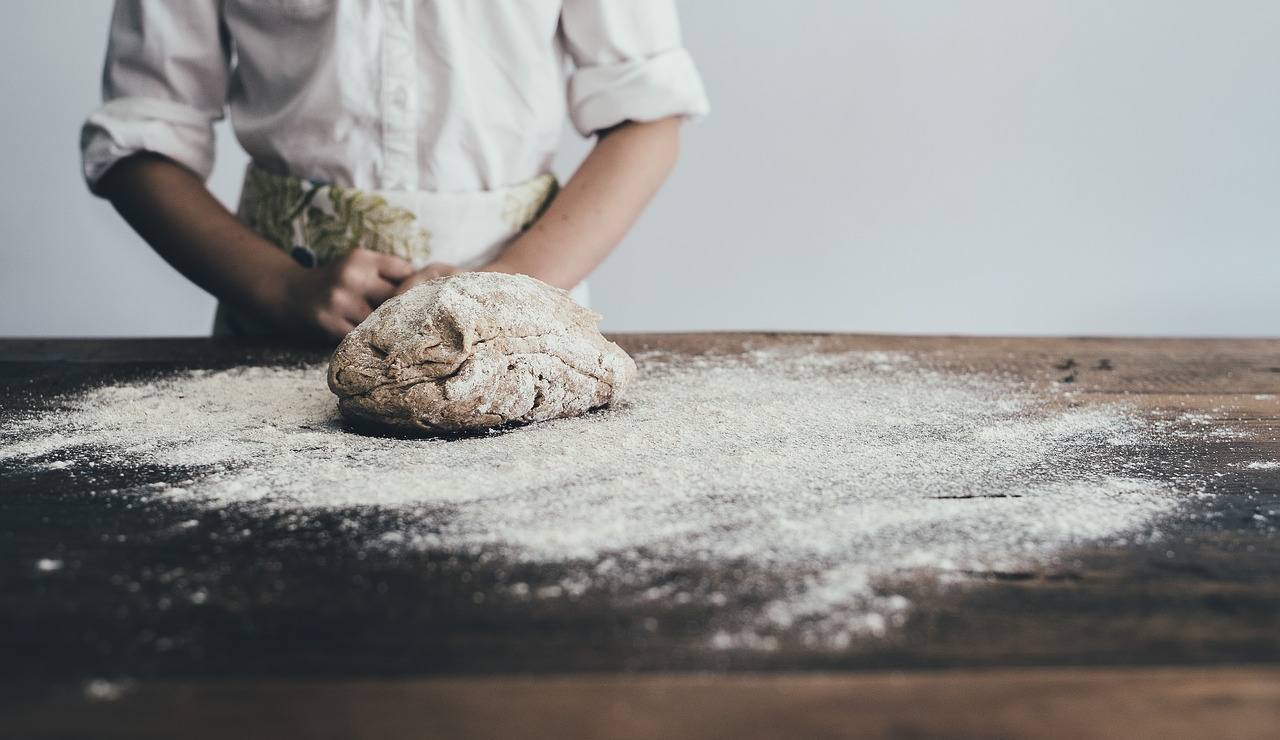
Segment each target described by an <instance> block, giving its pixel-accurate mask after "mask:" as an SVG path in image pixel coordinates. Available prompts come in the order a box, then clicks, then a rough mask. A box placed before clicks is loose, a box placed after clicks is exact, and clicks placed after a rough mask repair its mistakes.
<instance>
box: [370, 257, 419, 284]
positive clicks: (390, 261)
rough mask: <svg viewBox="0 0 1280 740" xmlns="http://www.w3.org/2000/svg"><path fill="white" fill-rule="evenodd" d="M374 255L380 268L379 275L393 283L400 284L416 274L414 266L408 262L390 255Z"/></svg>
mask: <svg viewBox="0 0 1280 740" xmlns="http://www.w3.org/2000/svg"><path fill="white" fill-rule="evenodd" d="M372 254H373V256H374V259H375V260H376V264H377V266H378V274H379V275H381V276H382V277H384V278H386V279H387V280H390V281H391V282H393V283H398V282H400V281H401V280H404V279H406V278H408V277H410V276H412V275H413V273H414V269H413V265H411V264H409V262H408V260H404V259H401V258H399V257H395V256H393V255H390V254H378V253H376V252H374V253H372Z"/></svg>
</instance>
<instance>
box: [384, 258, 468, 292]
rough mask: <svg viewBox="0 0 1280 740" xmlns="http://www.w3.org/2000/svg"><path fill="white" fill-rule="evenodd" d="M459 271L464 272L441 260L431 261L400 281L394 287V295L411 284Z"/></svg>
mask: <svg viewBox="0 0 1280 740" xmlns="http://www.w3.org/2000/svg"><path fill="white" fill-rule="evenodd" d="M460 272H464V270H461V269H459V268H457V267H454V266H453V265H446V264H445V263H443V262H432V263H431V264H429V265H427V266H426V267H424V268H422V269H421V270H418V271H417V272H415V273H413V274H412V275H410V276H409V277H408V278H406V279H405V280H404V281H402V282H401V283H400V287H398V288H396V291H395V295H400V294H401V293H404V292H405V291H407V290H409V289H410V288H412V287H413V286H415V285H419V284H421V283H425V282H427V281H428V280H435V279H436V278H440V277H445V276H446V275H457V274H458V273H460Z"/></svg>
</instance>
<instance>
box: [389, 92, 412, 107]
mask: <svg viewBox="0 0 1280 740" xmlns="http://www.w3.org/2000/svg"><path fill="white" fill-rule="evenodd" d="M391 102H392V104H394V105H395V107H397V108H403V107H404V106H405V104H406V103H408V102H409V93H407V92H405V90H404V88H403V87H397V88H396V91H395V92H394V93H392V94H391Z"/></svg>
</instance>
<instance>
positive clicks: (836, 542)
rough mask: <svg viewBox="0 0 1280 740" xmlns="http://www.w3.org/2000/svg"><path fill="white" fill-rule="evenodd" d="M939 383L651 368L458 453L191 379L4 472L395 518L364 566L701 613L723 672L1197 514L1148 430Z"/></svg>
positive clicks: (302, 391) (141, 388)
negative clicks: (119, 474) (458, 567)
mask: <svg viewBox="0 0 1280 740" xmlns="http://www.w3.org/2000/svg"><path fill="white" fill-rule="evenodd" d="M928 359H929V358H928V357H926V356H911V355H905V354H886V353H838V354H824V353H818V352H814V353H803V352H801V353H799V354H797V352H796V350H795V349H790V350H788V351H786V352H782V351H757V352H748V353H745V354H734V355H714V354H713V355H706V356H700V357H694V358H688V357H685V358H675V357H673V356H667V355H663V354H653V353H650V354H641V355H639V356H638V357H637V360H638V364H639V372H638V374H637V376H636V379H635V381H634V382H633V384H632V387H631V388H630V390H629V392H628V395H627V398H626V400H624V401H622V402H621V403H618V404H615V405H614V406H611V407H609V408H607V409H604V410H601V411H596V412H593V413H591V414H588V415H586V416H581V417H577V418H570V419H560V420H554V421H549V422H546V423H542V424H538V425H534V426H529V427H522V428H518V429H514V430H511V431H505V432H502V433H491V434H486V435H480V436H473V437H464V438H458V439H441V438H426V439H423V438H416V439H406V438H394V437H379V436H367V435H364V434H360V433H355V432H353V431H352V430H351V429H349V428H347V427H345V426H344V424H343V422H342V420H341V419H340V417H339V415H338V413H337V409H336V408H335V403H334V399H333V396H332V395H330V393H329V392H328V390H327V389H326V388H325V387H324V377H325V368H324V367H321V366H308V367H288V368H286V367H254V368H244V369H235V370H228V371H190V372H183V373H179V374H174V375H169V376H164V377H162V378H160V379H156V380H151V381H148V382H137V383H128V384H117V385H108V386H105V387H99V388H96V389H92V390H89V391H87V392H85V393H83V394H81V395H77V396H74V397H68V398H64V399H60V400H59V402H58V404H57V405H56V407H55V408H54V409H53V410H50V411H48V412H46V413H44V414H41V415H34V416H31V417H29V418H25V419H22V420H19V421H16V422H13V423H11V424H10V425H8V426H7V428H4V429H0V435H2V436H0V439H2V440H3V441H4V442H5V446H4V447H3V448H0V461H3V460H4V459H15V458H23V459H26V460H28V461H30V462H35V463H38V464H42V465H48V466H66V465H79V464H82V463H83V462H85V460H86V456H87V455H90V454H91V455H92V456H94V458H95V459H97V460H104V459H105V460H111V461H113V464H117V465H147V466H172V467H174V468H181V469H184V470H193V469H194V470H197V471H199V472H197V473H195V474H192V475H190V476H189V480H185V481H184V482H183V484H182V485H181V486H180V487H168V488H165V489H163V490H156V491H154V492H152V493H149V494H147V495H154V496H161V497H164V496H168V497H180V499H181V500H182V501H184V502H188V503H189V502H199V503H200V505H203V506H209V507H223V506H238V507H249V508H252V509H254V510H257V511H260V512H262V516H276V515H279V514H280V513H281V512H290V513H291V515H294V516H298V517H306V516H309V515H311V514H316V513H318V512H321V511H333V510H340V509H359V510H365V511H369V510H376V511H378V512H381V513H383V514H385V516H380V517H378V518H377V521H379V522H383V524H382V525H381V527H380V528H377V529H374V528H369V529H364V530H361V531H360V532H359V540H358V543H357V544H356V545H354V546H356V547H360V548H369V549H372V550H376V551H378V552H380V553H382V554H384V555H385V554H387V553H391V554H393V555H394V553H396V552H406V551H409V550H414V551H419V552H420V551H424V550H426V551H434V552H440V553H444V554H448V553H456V554H458V555H459V556H465V557H468V558H476V557H477V556H480V557H479V560H477V561H476V562H482V563H483V562H488V563H491V564H494V565H493V567H494V571H493V580H492V582H494V583H496V584H497V585H496V586H495V587H494V588H493V590H492V591H491V592H490V593H489V594H488V595H487V598H490V599H493V598H508V599H513V600H521V599H524V600H529V601H536V600H548V599H576V598H582V597H584V595H586V594H591V595H593V596H600V595H602V594H603V595H604V597H605V598H609V599H613V600H614V601H615V602H616V603H618V604H620V605H623V604H635V603H638V602H643V601H646V600H649V601H655V602H656V601H658V600H661V601H662V602H663V603H675V604H701V605H703V606H704V607H705V609H704V611H702V612H699V613H705V614H709V615H710V616H709V617H708V619H707V620H706V622H705V624H702V625H701V626H700V627H699V629H701V630H703V631H704V632H705V636H704V639H705V642H704V644H705V645H707V646H708V647H709V648H725V649H763V650H768V649H771V648H775V647H777V646H778V645H779V644H780V641H786V642H787V644H793V643H794V644H799V645H805V646H809V647H812V648H814V649H839V648H841V647H843V646H845V645H847V644H849V642H850V640H851V639H854V638H873V637H874V636H876V635H883V634H887V633H892V631H893V630H894V628H895V626H896V625H897V624H899V623H900V622H901V620H903V619H904V618H905V615H906V614H908V613H909V610H910V608H911V602H910V601H909V600H908V599H907V598H906V597H905V596H903V595H901V594H899V593H896V592H895V591H894V589H893V584H894V583H895V582H898V583H902V582H904V581H905V580H908V579H910V580H911V581H912V582H917V583H918V582H919V581H920V579H925V580H926V581H929V580H933V581H949V580H954V579H956V578H958V577H961V575H962V574H964V573H969V572H972V571H990V570H1000V569H1009V568H1025V567H1030V566H1035V565H1037V564H1048V563H1051V562H1052V561H1053V560H1054V558H1056V557H1059V556H1060V555H1061V554H1062V553H1064V552H1066V551H1067V550H1068V549H1069V548H1073V547H1076V546H1079V545H1083V544H1086V543H1098V542H1108V541H1120V540H1122V539H1129V540H1132V539H1134V538H1135V537H1136V538H1142V537H1153V536H1158V524H1159V521H1160V519H1161V517H1162V516H1164V515H1167V514H1170V513H1171V512H1172V511H1173V510H1174V508H1175V507H1176V506H1177V505H1178V503H1179V501H1180V499H1181V498H1182V497H1184V496H1186V495H1191V494H1192V493H1193V491H1192V490H1191V489H1188V490H1179V488H1177V487H1176V486H1175V485H1174V484H1170V483H1162V482H1157V481H1156V480H1154V479H1153V478H1152V477H1150V476H1148V475H1146V474H1145V473H1144V472H1143V470H1142V465H1141V462H1140V459H1141V458H1142V455H1141V454H1140V453H1141V451H1142V450H1143V449H1144V448H1150V446H1152V445H1156V444H1158V441H1157V440H1158V437H1159V434H1158V430H1156V429H1155V428H1153V427H1152V426H1151V425H1152V423H1153V422H1148V421H1145V420H1143V419H1142V418H1141V417H1139V416H1138V415H1137V414H1136V413H1133V412H1131V411H1130V410H1127V409H1126V408H1125V407H1123V406H1119V405H1101V406H1087V407H1079V408H1072V407H1071V404H1070V403H1068V402H1066V399H1064V398H1063V396H1062V395H1061V394H1059V393H1055V392H1052V391H1043V390H1035V389H1032V388H1029V387H1027V386H1025V385H1020V384H1017V383H1014V382H1012V381H1008V380H1004V379H1001V378H999V377H994V376H990V375H983V374H973V373H965V372H958V371H950V370H939V369H934V368H931V367H930V365H929V362H928ZM126 493H128V492H125V491H120V492H115V495H125V494H126ZM103 494H106V495H111V492H103V493H102V494H99V495H103ZM513 564H515V565H517V566H518V565H520V564H539V565H553V566H555V567H554V568H552V569H551V570H552V571H554V572H555V573H557V574H558V575H557V576H556V578H557V579H558V580H557V581H556V582H554V583H532V584H531V583H527V582H524V581H521V580H516V577H515V576H512V575H510V574H511V573H518V572H524V571H522V570H521V569H520V568H519V567H511V566H512V565H513ZM500 566H501V567H500ZM526 570H527V569H526ZM699 574H703V575H699ZM706 574H720V575H719V576H717V577H714V578H712V577H709V576H706ZM734 589H755V590H754V591H753V597H752V598H750V599H741V598H738V597H739V594H737V593H734V592H732V591H733V590H734ZM481 597H484V595H480V596H478V598H481ZM486 603H488V602H486Z"/></svg>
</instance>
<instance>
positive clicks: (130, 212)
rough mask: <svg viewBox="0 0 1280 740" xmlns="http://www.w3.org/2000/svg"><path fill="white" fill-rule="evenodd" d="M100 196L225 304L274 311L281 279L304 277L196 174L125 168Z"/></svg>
mask: <svg viewBox="0 0 1280 740" xmlns="http://www.w3.org/2000/svg"><path fill="white" fill-rule="evenodd" d="M98 191H99V192H100V193H101V194H102V195H104V196H106V197H107V198H108V199H109V200H110V201H111V203H112V205H114V206H115V207H116V210H117V211H119V212H120V214H121V215H122V216H124V218H125V220H126V221H128V222H129V224H130V225H131V226H132V227H133V228H134V229H135V230H136V231H137V232H138V234H139V235H141V236H142V238H143V239H145V240H146V242H147V243H148V244H150V245H151V247H152V248H153V249H155V250H156V252H158V253H159V254H160V256H161V257H163V258H164V259H165V260H166V261H167V262H168V263H169V264H171V265H173V266H174V267H175V268H176V269H177V270H178V271H179V272H181V273H182V274H183V275H185V276H186V277H187V278H188V279H190V280H191V281H192V282H194V283H195V284H196V285H199V286H200V287H201V288H204V289H205V290H207V291H209V292H210V293H212V294H213V295H214V296H216V297H217V298H219V299H221V300H224V301H227V302H229V303H233V304H236V305H239V306H247V307H252V308H260V307H261V306H264V305H269V304H271V303H273V302H275V301H276V297H275V295H274V294H275V293H276V292H279V291H281V290H282V289H283V287H284V286H283V281H282V280H281V279H280V277H281V275H283V274H284V273H285V272H286V271H289V270H294V269H299V268H298V267H297V265H296V264H295V263H294V262H293V260H292V259H290V258H289V256H288V255H286V254H285V253H284V252H282V251H280V250H278V249H275V248H274V247H272V246H271V244H270V243H268V242H267V241H266V240H264V239H263V238H262V237H260V236H258V235H257V234H256V233H254V232H253V231H252V230H251V229H249V228H248V227H247V226H245V225H244V224H242V223H240V222H239V221H237V220H236V218H235V216H233V215H232V214H231V213H230V212H229V211H228V210H227V209H226V208H225V207H224V206H223V205H222V204H221V203H220V202H218V200H217V199H216V198H214V197H213V195H212V194H211V193H210V192H209V190H208V189H207V188H206V187H205V186H204V183H202V182H201V181H200V179H199V178H198V177H196V176H195V175H194V174H192V173H191V171H189V170H187V169H186V168H184V167H182V166H181V165H178V164H176V163H174V162H172V161H171V160H168V159H165V158H164V157H160V156H157V155H150V154H141V155H137V156H134V157H130V158H129V159H126V160H124V161H122V162H120V163H119V164H117V165H115V166H114V167H112V168H111V170H109V171H108V172H107V174H106V175H105V176H104V177H103V179H102V180H101V182H100V183H99V185H98Z"/></svg>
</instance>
